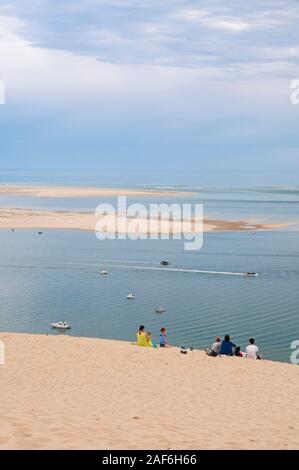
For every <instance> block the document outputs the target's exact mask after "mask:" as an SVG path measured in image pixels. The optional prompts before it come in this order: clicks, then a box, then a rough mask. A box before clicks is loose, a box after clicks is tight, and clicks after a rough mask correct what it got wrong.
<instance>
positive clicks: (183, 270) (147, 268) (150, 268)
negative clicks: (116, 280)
mask: <svg viewBox="0 0 299 470" xmlns="http://www.w3.org/2000/svg"><path fill="white" fill-rule="evenodd" d="M111 267H112V268H118V269H135V270H137V269H139V270H142V271H168V272H178V273H193V274H219V275H224V276H250V275H254V276H256V275H257V274H256V273H238V272H231V271H209V270H203V269H187V268H165V267H154V266H136V265H126V266H124V265H117V264H113V265H111Z"/></svg>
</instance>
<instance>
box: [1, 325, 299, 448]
mask: <svg viewBox="0 0 299 470" xmlns="http://www.w3.org/2000/svg"><path fill="white" fill-rule="evenodd" d="M0 340H2V341H3V342H4V343H5V347H6V364H5V365H0V376H1V381H0V391H1V404H0V414H1V421H0V448H1V449H79V448H80V449H299V421H298V416H299V402H298V399H297V394H298V388H299V368H298V367H297V366H295V365H291V364H283V363H278V362H270V361H250V360H249V359H242V358H210V357H207V356H206V355H205V354H204V353H203V352H201V351H193V352H189V353H188V354H187V355H182V354H180V352H179V349H177V348H172V349H168V350H163V349H142V348H138V347H137V346H135V345H132V344H130V343H127V342H118V341H110V340H109V341H108V340H99V339H88V338H76V337H69V336H67V335H59V334H58V335H50V336H46V335H44V336H42V335H27V334H12V333H1V334H0Z"/></svg>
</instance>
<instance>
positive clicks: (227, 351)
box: [219, 335, 236, 356]
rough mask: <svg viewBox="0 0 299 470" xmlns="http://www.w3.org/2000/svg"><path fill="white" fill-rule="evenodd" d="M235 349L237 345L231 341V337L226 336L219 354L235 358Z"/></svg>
mask: <svg viewBox="0 0 299 470" xmlns="http://www.w3.org/2000/svg"><path fill="white" fill-rule="evenodd" d="M235 347H236V345H235V344H234V343H233V342H232V341H231V340H230V336H229V335H225V336H224V340H223V341H222V343H221V348H220V351H219V354H220V355H223V356H233V355H234V348H235Z"/></svg>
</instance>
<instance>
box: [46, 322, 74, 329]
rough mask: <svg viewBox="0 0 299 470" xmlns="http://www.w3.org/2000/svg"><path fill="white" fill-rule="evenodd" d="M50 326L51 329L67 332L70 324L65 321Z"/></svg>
mask: <svg viewBox="0 0 299 470" xmlns="http://www.w3.org/2000/svg"><path fill="white" fill-rule="evenodd" d="M51 326H52V328H56V329H57V330H69V329H70V328H71V324H70V323H67V322H66V321H59V322H57V323H51Z"/></svg>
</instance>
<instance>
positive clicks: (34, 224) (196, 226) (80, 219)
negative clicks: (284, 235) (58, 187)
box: [0, 208, 287, 234]
mask: <svg viewBox="0 0 299 470" xmlns="http://www.w3.org/2000/svg"><path fill="white" fill-rule="evenodd" d="M117 219H118V220H117V223H118V232H119V233H128V234H132V233H136V231H137V233H140V234H147V233H148V232H149V228H151V233H152V234H165V233H170V234H177V233H181V232H182V229H183V230H184V233H198V232H202V224H201V222H200V221H192V224H190V222H189V221H187V220H185V221H184V222H183V223H181V222H180V221H175V220H174V221H169V219H161V220H159V219H153V218H152V219H148V218H141V217H140V218H138V227H137V228H136V223H135V221H136V219H135V221H134V219H128V225H125V221H124V217H123V215H122V214H119V215H118V216H117ZM100 220H101V218H100V216H96V215H95V214H92V213H87V212H66V211H37V210H32V209H8V208H5V209H0V229H1V228H2V229H13V228H14V229H37V230H38V229H63V230H67V229H73V230H89V231H94V230H95V227H96V224H97V223H98V222H99V221H100ZM106 222H107V226H108V229H107V230H106V231H107V232H110V231H112V232H113V227H114V226H115V217H114V216H112V215H111V216H107V219H106ZM286 226H287V224H267V223H260V222H258V223H257V222H255V221H251V220H247V221H246V220H237V221H225V220H210V219H205V220H204V225H203V231H205V232H210V231H217V230H219V231H223V230H254V231H255V230H273V229H277V228H282V227H286ZM124 227H125V228H124ZM190 227H191V228H192V230H189V229H190ZM102 231H103V230H102Z"/></svg>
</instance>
